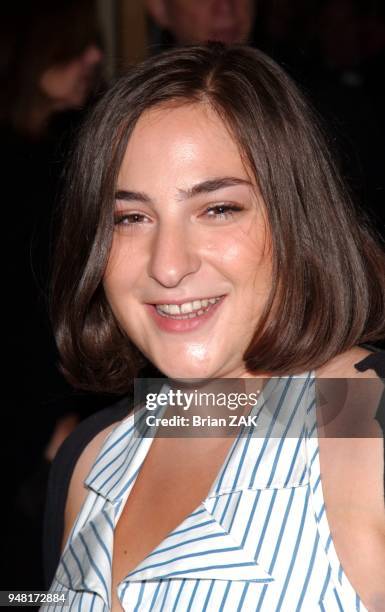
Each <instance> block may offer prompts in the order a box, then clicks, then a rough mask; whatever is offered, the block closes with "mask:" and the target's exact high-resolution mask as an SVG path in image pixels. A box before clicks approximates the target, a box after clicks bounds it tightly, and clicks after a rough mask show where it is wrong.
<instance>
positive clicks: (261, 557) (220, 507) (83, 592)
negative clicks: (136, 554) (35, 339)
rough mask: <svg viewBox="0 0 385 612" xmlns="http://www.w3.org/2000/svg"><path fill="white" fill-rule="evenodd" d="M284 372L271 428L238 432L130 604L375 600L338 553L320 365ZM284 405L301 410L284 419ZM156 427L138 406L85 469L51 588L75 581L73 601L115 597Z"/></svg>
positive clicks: (288, 608)
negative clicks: (325, 462) (324, 466)
mask: <svg viewBox="0 0 385 612" xmlns="http://www.w3.org/2000/svg"><path fill="white" fill-rule="evenodd" d="M281 380H283V381H284V383H283V384H282V385H281V387H280V389H281V392H280V394H279V397H277V399H276V404H275V406H274V410H273V411H271V410H270V411H269V413H268V414H264V411H263V405H262V409H261V405H259V408H258V410H259V412H258V421H257V422H258V424H259V425H258V427H259V428H260V429H261V431H262V433H263V435H258V437H257V436H256V435H255V432H254V435H247V436H240V437H238V438H236V439H235V440H234V443H233V445H232V447H231V449H230V451H229V453H228V455H227V458H226V460H225V462H224V464H223V466H222V468H221V470H220V472H219V474H218V476H217V478H216V479H215V481H214V483H213V485H212V487H211V489H210V491H209V494H208V495H207V497H206V499H205V500H204V501H203V502H202V503H201V504H200V505H199V506H198V507H197V508H196V509H195V510H194V511H193V512H192V513H191V514H190V515H189V516H187V518H186V519H185V520H184V521H183V522H182V523H181V524H180V525H178V526H177V527H176V528H175V529H174V530H173V531H171V532H170V533H169V534H168V535H167V536H166V538H165V539H164V540H163V541H162V542H161V543H160V544H159V545H158V546H157V547H156V548H155V550H153V551H152V552H151V553H150V554H149V555H148V556H147V557H146V558H145V559H144V560H143V561H142V562H141V563H140V564H139V565H138V566H137V567H136V568H135V569H134V570H133V571H131V572H130V573H129V574H128V575H127V576H126V578H125V579H124V580H123V581H122V582H121V583H120V584H119V585H118V597H119V600H120V602H121V606H122V608H123V609H124V610H126V611H127V612H134V611H135V612H160V611H162V612H174V611H176V612H179V611H183V612H185V611H186V612H188V611H191V612H203V611H205V610H210V612H219V611H223V612H235V611H239V610H242V611H247V612H249V611H250V612H251V611H259V610H261V611H266V612H278V611H282V612H297V611H300V610H301V611H303V612H312V611H320V610H321V611H325V612H341V611H344V612H351V611H359V612H364V611H365V610H366V608H365V607H364V605H363V603H362V602H361V600H360V598H359V596H358V595H357V593H356V592H355V591H354V589H353V587H352V585H351V584H350V582H349V580H348V579H347V577H346V575H345V573H344V571H343V569H342V567H341V564H340V562H339V560H338V557H337V554H336V551H335V548H334V545H333V541H332V538H331V534H330V529H329V525H328V520H327V516H326V512H325V505H324V499H323V494H322V486H321V478H320V463H319V449H318V440H317V435H316V431H317V427H316V410H315V385H314V376H313V374H309V375H307V376H305V377H303V378H301V379H300V384H298V382H299V381H298V378H297V377H288V378H285V379H281ZM294 383H295V384H294ZM283 411H285V414H287V415H290V416H289V418H286V423H287V424H286V426H285V427H284V428H282V422H284V421H285V419H282V418H281V416H282V414H283ZM138 414H140V413H137V417H136V418H138ZM142 414H143V415H144V410H142ZM293 431H296V432H300V433H299V435H298V433H297V434H296V435H295V436H292V435H291V434H292V432H293ZM152 439H153V438H150V437H137V436H136V435H135V427H134V416H133V415H132V414H131V415H130V416H128V417H127V418H126V419H125V420H123V421H122V422H120V423H119V424H118V425H117V427H116V428H115V429H114V430H113V431H112V433H110V435H109V436H108V438H107V439H106V441H105V443H104V445H103V447H102V449H101V451H100V453H99V455H98V457H97V459H96V461H95V463H94V465H93V467H92V470H91V472H90V474H89V475H88V477H87V479H86V481H85V484H86V486H87V487H88V489H89V493H88V496H87V498H86V500H85V502H84V505H83V507H82V509H81V511H80V513H79V515H78V517H77V520H76V523H75V525H74V527H73V529H72V532H71V534H70V536H69V538H68V542H67V544H66V546H65V549H64V552H63V554H62V557H61V560H60V563H59V566H58V568H57V571H56V575H55V578H54V580H53V583H52V585H51V589H50V591H51V592H66V593H68V597H69V611H70V612H72V611H75V610H76V611H78V610H79V611H81V612H91V611H92V612H102V611H107V610H109V609H110V601H111V559H112V548H113V534H114V528H115V525H116V524H117V521H118V519H119V517H120V514H121V512H122V510H123V507H124V504H125V502H126V500H127V497H128V495H129V494H130V491H131V489H132V487H133V484H134V482H135V479H136V477H137V475H138V472H139V470H140V467H141V465H142V463H143V461H144V458H145V457H146V454H147V452H148V450H149V448H150V446H151V443H152ZM44 610H49V611H50V612H51V611H53V610H56V611H57V612H59V611H60V610H61V605H60V604H58V605H57V606H55V605H49V606H45V607H44Z"/></svg>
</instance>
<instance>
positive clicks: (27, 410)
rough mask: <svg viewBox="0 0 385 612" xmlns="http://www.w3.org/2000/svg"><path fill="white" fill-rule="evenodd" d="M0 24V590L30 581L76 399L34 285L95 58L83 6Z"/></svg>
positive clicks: (52, 8)
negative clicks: (51, 470) (55, 464)
mask: <svg viewBox="0 0 385 612" xmlns="http://www.w3.org/2000/svg"><path fill="white" fill-rule="evenodd" d="M0 21H1V26H0V29H1V31H0V78H1V86H0V92H1V93H0V133H1V139H2V145H3V164H2V186H3V190H2V210H3V215H4V214H5V223H3V228H4V230H5V231H4V234H3V245H4V246H5V249H6V255H5V259H4V265H3V269H2V281H3V287H4V289H5V290H6V292H7V300H5V303H6V319H5V320H6V321H7V324H6V330H5V333H3V362H5V364H6V367H5V383H6V384H5V390H6V391H5V402H4V412H3V431H4V433H5V435H4V437H3V440H2V452H3V455H4V458H3V462H4V461H6V464H7V465H9V466H11V468H10V469H9V470H8V471H7V472H6V473H5V474H4V475H3V483H4V485H5V488H4V490H6V491H7V495H8V496H9V497H8V503H7V504H3V512H4V511H5V514H6V516H5V520H6V521H7V523H6V524H7V525H8V527H9V529H8V532H9V534H10V536H9V537H11V536H12V539H10V540H9V542H8V541H7V537H8V536H7V535H6V537H5V542H4V548H3V550H4V551H6V554H7V569H6V571H5V574H4V573H3V574H2V587H3V588H22V589H25V588H38V587H39V585H41V584H42V575H41V559H40V554H41V553H40V542H41V521H42V508H43V505H44V496H45V487H46V478H47V472H48V467H49V461H50V460H51V459H52V458H53V456H54V454H55V452H56V449H57V447H58V446H59V445H60V443H61V441H62V440H63V439H64V438H65V437H66V435H67V434H68V433H69V432H70V431H71V430H72V429H73V427H74V426H75V425H76V423H77V421H78V415H79V402H78V401H77V400H76V398H73V397H72V395H71V393H72V392H71V389H70V387H69V385H68V384H67V383H65V382H64V379H63V378H62V376H61V375H60V374H59V372H58V371H57V368H56V361H57V357H56V347H55V343H54V340H53V338H52V334H51V330H50V325H49V321H48V315H47V308H46V285H47V278H48V272H49V266H50V240H51V226H52V222H53V218H54V211H55V205H56V202H57V201H58V194H59V191H60V187H59V185H60V177H61V173H62V170H63V166H64V164H65V160H66V155H67V152H68V150H69V148H70V146H71V145H70V143H71V139H72V134H73V133H74V132H75V131H76V128H77V126H78V125H79V123H80V122H81V119H82V115H83V109H84V108H85V107H86V106H87V104H88V102H89V100H90V98H91V97H92V95H93V93H94V91H95V90H96V87H97V86H98V85H99V84H100V67H101V62H102V59H103V52H102V49H101V44H100V40H99V33H98V24H97V20H96V12H95V7H94V1H93V0H73V1H71V0H66V1H58V0H56V1H54V2H52V0H51V1H50V2H47V1H45V0H38V1H34V2H32V1H31V2H22V3H20V4H19V3H17V5H10V6H8V5H7V6H3V7H2V8H1V20H0ZM3 221H4V216H3ZM96 408H97V405H96V406H94V409H96ZM15 436H17V439H18V445H17V448H16V445H15V444H14V439H15ZM20 448H22V449H23V452H22V453H20ZM4 464H5V463H4ZM4 479H5V480H4ZM4 508H5V510H4ZM26 540H28V549H27V550H26V548H25V546H24V543H25V541H26ZM21 546H22V547H23V553H22V556H23V561H24V563H23V567H24V568H25V569H24V570H23V567H20V550H19V549H20V548H21ZM29 558H31V560H32V561H31V563H30V562H29ZM16 568H17V572H16ZM16 576H17V582H16Z"/></svg>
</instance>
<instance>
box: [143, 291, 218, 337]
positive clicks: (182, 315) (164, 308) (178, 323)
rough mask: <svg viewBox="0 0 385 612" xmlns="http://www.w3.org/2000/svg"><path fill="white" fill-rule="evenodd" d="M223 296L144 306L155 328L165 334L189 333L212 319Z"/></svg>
mask: <svg viewBox="0 0 385 612" xmlns="http://www.w3.org/2000/svg"><path fill="white" fill-rule="evenodd" d="M225 297H226V296H225V295H221V296H218V297H211V298H202V299H199V300H193V301H190V302H183V303H181V304H146V305H145V307H146V309H147V311H148V313H149V314H150V316H151V318H152V320H153V321H154V322H155V324H156V326H157V327H158V328H159V329H161V330H163V331H165V332H174V333H175V332H176V333H177V332H190V331H194V330H197V329H200V328H201V327H202V326H203V325H206V324H207V323H208V322H209V321H210V320H211V319H213V317H214V315H215V313H216V312H217V310H218V308H220V306H221V305H222V304H223V301H224V299H225Z"/></svg>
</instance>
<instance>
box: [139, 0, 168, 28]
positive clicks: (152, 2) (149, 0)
mask: <svg viewBox="0 0 385 612" xmlns="http://www.w3.org/2000/svg"><path fill="white" fill-rule="evenodd" d="M166 2H167V0H145V4H146V9H147V12H148V13H149V15H150V16H151V17H152V19H153V20H154V21H155V23H157V24H158V25H159V26H160V27H161V28H165V29H167V28H168V26H169V19H168V11H167V7H166Z"/></svg>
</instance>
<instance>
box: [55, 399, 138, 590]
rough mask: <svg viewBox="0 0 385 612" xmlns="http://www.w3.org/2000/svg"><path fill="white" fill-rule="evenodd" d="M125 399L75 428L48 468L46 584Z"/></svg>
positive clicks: (123, 411) (126, 402)
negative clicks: (89, 477)
mask: <svg viewBox="0 0 385 612" xmlns="http://www.w3.org/2000/svg"><path fill="white" fill-rule="evenodd" d="M130 404H131V401H130V399H129V398H127V397H125V398H122V399H121V400H119V401H118V402H117V403H116V404H114V405H113V406H110V407H109V408H105V409H104V410H101V411H99V412H97V413H95V414H93V415H91V416H90V417H88V418H87V419H85V420H84V421H82V422H81V423H80V425H78V427H77V428H76V429H75V430H74V431H73V432H72V433H71V434H70V435H69V436H68V438H67V439H66V440H65V441H64V443H63V444H62V446H61V447H60V449H59V451H58V453H57V455H56V457H55V459H54V461H53V463H52V466H51V471H50V477H49V483H48V491H47V503H46V509H45V518H44V565H45V574H46V581H47V585H49V584H50V582H51V580H52V577H53V574H54V572H55V570H56V566H57V564H58V562H59V559H60V554H61V548H62V544H63V543H64V542H65V540H66V539H67V536H68V533H69V531H70V529H71V527H72V525H73V522H74V520H75V518H76V516H77V514H78V512H79V510H80V508H81V506H82V504H83V502H84V499H85V497H86V495H87V489H86V488H85V487H84V480H85V478H86V477H87V475H88V473H89V472H90V470H91V468H92V465H93V463H94V461H95V459H96V457H97V455H98V453H99V451H100V449H101V447H102V445H103V443H104V441H105V439H106V438H107V436H108V434H109V433H110V432H111V431H112V430H113V429H114V427H115V426H116V424H117V423H118V422H119V421H121V420H122V419H123V418H125V417H126V416H127V414H128V412H129V407H130Z"/></svg>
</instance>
